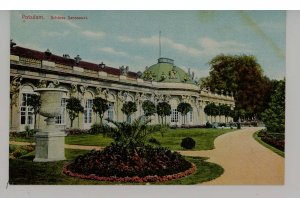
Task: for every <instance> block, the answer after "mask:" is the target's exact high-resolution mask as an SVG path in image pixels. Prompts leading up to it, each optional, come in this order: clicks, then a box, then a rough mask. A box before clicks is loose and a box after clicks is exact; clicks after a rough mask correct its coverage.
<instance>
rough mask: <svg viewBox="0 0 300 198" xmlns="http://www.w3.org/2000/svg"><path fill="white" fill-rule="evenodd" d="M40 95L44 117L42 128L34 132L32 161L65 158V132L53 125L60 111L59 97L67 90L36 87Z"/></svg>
mask: <svg viewBox="0 0 300 198" xmlns="http://www.w3.org/2000/svg"><path fill="white" fill-rule="evenodd" d="M35 92H37V93H39V94H40V96H41V108H40V115H42V116H44V117H46V119H45V121H46V123H47V125H46V127H45V128H44V129H39V131H38V132H37V133H36V134H35V139H36V146H35V158H34V160H33V161H34V162H48V161H59V160H65V136H66V135H65V133H64V132H62V131H60V130H59V129H58V128H57V127H56V126H55V117H57V116H59V115H60V112H61V98H62V96H63V94H64V93H65V92H67V90H64V89H56V88H42V89H36V90H35Z"/></svg>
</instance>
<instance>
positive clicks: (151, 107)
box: [142, 100, 156, 116]
mask: <svg viewBox="0 0 300 198" xmlns="http://www.w3.org/2000/svg"><path fill="white" fill-rule="evenodd" d="M142 108H143V110H144V113H145V116H152V115H154V114H155V113H156V107H155V104H154V103H153V102H152V101H150V100H145V101H144V102H143V104H142Z"/></svg>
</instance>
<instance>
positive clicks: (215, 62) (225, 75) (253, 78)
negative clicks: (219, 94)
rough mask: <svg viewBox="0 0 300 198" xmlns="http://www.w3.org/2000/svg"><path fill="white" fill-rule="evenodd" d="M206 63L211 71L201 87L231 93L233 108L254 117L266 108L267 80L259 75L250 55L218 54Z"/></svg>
mask: <svg viewBox="0 0 300 198" xmlns="http://www.w3.org/2000/svg"><path fill="white" fill-rule="evenodd" d="M209 64H210V66H211V71H210V73H209V76H208V77H207V79H204V80H202V86H204V87H210V89H211V90H212V91H217V90H224V91H225V92H226V91H229V92H233V93H234V94H235V100H236V104H235V106H236V107H237V108H238V109H244V110H246V111H247V112H250V113H252V114H254V115H256V114H258V113H260V112H262V111H263V110H264V109H265V108H266V106H265V101H266V100H268V90H269V89H270V80H269V79H268V78H266V77H265V76H264V75H263V70H262V68H261V66H260V65H259V64H258V63H257V61H256V58H255V57H254V56H248V55H239V56H238V55H235V56H234V55H228V56H226V55H218V56H216V57H214V58H213V59H212V60H211V61H210V62H209Z"/></svg>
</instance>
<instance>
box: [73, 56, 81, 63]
mask: <svg viewBox="0 0 300 198" xmlns="http://www.w3.org/2000/svg"><path fill="white" fill-rule="evenodd" d="M74 60H75V63H76V65H78V64H79V62H80V61H81V58H80V56H79V55H77V56H76V57H75V58H74Z"/></svg>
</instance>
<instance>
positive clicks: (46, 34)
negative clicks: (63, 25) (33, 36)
mask: <svg viewBox="0 0 300 198" xmlns="http://www.w3.org/2000/svg"><path fill="white" fill-rule="evenodd" d="M69 34H70V32H69V31H64V32H56V31H52V32H46V31H43V32H42V35H43V36H49V37H64V36H68V35H69Z"/></svg>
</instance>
